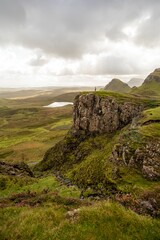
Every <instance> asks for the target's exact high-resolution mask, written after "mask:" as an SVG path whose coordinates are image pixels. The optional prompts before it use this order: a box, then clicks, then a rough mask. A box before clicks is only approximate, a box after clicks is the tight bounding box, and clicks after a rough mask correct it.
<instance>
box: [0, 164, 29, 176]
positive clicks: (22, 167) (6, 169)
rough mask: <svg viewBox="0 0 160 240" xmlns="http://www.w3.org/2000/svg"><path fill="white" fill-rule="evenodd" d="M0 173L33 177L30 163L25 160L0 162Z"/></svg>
mask: <svg viewBox="0 0 160 240" xmlns="http://www.w3.org/2000/svg"><path fill="white" fill-rule="evenodd" d="M0 173H1V174H3V175H9V176H19V177H22V176H29V177H33V173H32V171H31V170H30V168H29V167H28V165H27V164H26V163H24V162H21V163H17V164H10V163H5V162H0Z"/></svg>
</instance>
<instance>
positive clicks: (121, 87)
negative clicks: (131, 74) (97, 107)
mask: <svg viewBox="0 0 160 240" xmlns="http://www.w3.org/2000/svg"><path fill="white" fill-rule="evenodd" d="M104 90H106V91H113V92H119V93H129V92H130V91H131V88H130V87H129V86H128V85H127V84H126V83H124V82H122V81H121V80H119V79H117V78H114V79H112V81H111V82H109V83H108V84H107V85H106V86H105V87H104Z"/></svg>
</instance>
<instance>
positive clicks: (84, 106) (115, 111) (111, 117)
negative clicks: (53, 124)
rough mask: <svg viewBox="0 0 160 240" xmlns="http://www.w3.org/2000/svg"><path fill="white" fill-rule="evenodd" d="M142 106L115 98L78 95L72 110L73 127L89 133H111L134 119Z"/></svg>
mask: <svg viewBox="0 0 160 240" xmlns="http://www.w3.org/2000/svg"><path fill="white" fill-rule="evenodd" d="M141 110H142V106H140V105H138V104H135V103H133V102H132V101H129V100H128V101H126V102H119V101H118V100H116V98H113V97H110V96H107V97H101V96H98V95H96V94H84V95H78V96H77V97H76V99H75V103H74V110H73V120H74V123H73V127H74V129H75V130H77V131H78V130H84V131H85V132H89V133H94V132H95V133H112V132H114V131H116V130H117V129H121V128H122V127H124V126H125V125H127V124H128V123H130V122H131V121H132V119H133V118H134V117H136V116H137V115H138V114H139V113H140V111H141Z"/></svg>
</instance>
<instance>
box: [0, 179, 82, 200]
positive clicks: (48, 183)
mask: <svg viewBox="0 0 160 240" xmlns="http://www.w3.org/2000/svg"><path fill="white" fill-rule="evenodd" d="M0 186H1V198H2V197H9V196H11V195H12V194H15V193H25V192H28V191H30V192H36V193H40V192H42V191H43V190H44V189H46V190H47V191H48V192H55V191H56V192H58V193H59V195H60V196H63V197H79V195H80V191H79V190H78V188H77V187H75V186H71V187H67V186H65V185H62V184H61V183H59V182H58V181H57V180H56V179H55V177H54V176H46V177H42V178H30V177H21V178H19V177H7V176H3V175H0Z"/></svg>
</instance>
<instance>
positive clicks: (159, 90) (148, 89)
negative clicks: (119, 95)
mask: <svg viewBox="0 0 160 240" xmlns="http://www.w3.org/2000/svg"><path fill="white" fill-rule="evenodd" d="M131 93H133V94H139V95H142V96H146V97H149V98H159V97H160V84H159V83H157V82H156V81H154V80H153V81H152V82H149V83H145V84H142V86H140V87H139V88H136V89H133V90H132V91H131Z"/></svg>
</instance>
